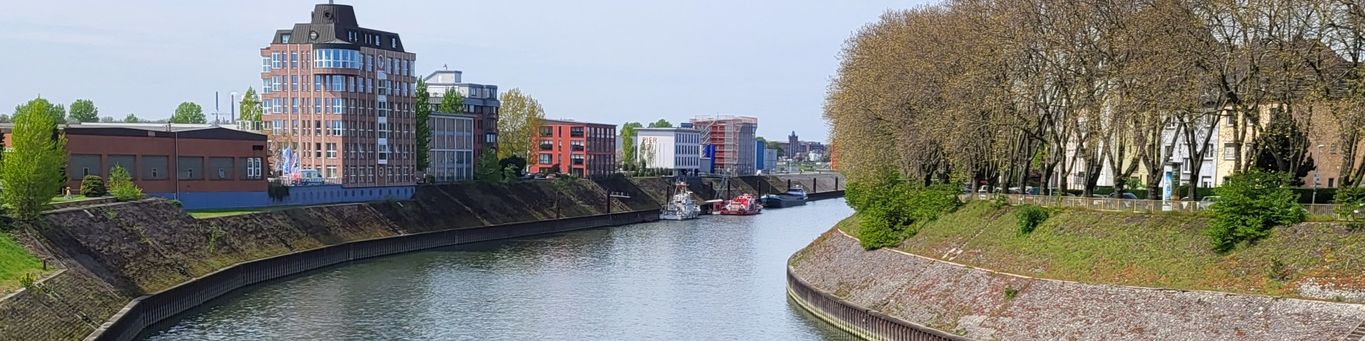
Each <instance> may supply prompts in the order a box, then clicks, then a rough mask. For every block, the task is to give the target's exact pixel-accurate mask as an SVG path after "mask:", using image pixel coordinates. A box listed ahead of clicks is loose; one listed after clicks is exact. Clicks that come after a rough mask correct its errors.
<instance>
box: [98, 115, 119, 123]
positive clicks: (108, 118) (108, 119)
mask: <svg viewBox="0 0 1365 341" xmlns="http://www.w3.org/2000/svg"><path fill="white" fill-rule="evenodd" d="M114 122H118V120H116V119H114V117H113V116H104V117H100V123H114Z"/></svg>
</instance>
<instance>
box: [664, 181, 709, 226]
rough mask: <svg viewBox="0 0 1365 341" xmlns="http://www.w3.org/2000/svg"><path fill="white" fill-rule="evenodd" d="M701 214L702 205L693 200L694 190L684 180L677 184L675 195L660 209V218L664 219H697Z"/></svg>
mask: <svg viewBox="0 0 1365 341" xmlns="http://www.w3.org/2000/svg"><path fill="white" fill-rule="evenodd" d="M700 215H701V207H698V206H697V204H696V203H695V202H693V201H692V191H691V190H688V189H687V184H686V183H682V182H679V183H678V184H677V185H676V186H675V191H674V194H673V197H672V198H670V200H669V201H668V203H667V204H665V205H664V207H663V208H662V209H660V210H659V219H663V220H688V219H696V218H697V216H700Z"/></svg>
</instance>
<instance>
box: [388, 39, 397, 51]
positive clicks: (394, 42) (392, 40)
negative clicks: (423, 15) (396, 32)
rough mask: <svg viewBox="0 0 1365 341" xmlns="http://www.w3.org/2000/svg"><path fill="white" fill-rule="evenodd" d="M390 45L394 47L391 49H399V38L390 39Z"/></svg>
mask: <svg viewBox="0 0 1365 341" xmlns="http://www.w3.org/2000/svg"><path fill="white" fill-rule="evenodd" d="M389 43H390V44H392V45H393V46H390V47H392V48H395V49H396V48H398V38H389Z"/></svg>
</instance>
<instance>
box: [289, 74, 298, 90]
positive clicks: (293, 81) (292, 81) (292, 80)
mask: <svg viewBox="0 0 1365 341" xmlns="http://www.w3.org/2000/svg"><path fill="white" fill-rule="evenodd" d="M289 88H290V89H294V91H299V76H289Z"/></svg>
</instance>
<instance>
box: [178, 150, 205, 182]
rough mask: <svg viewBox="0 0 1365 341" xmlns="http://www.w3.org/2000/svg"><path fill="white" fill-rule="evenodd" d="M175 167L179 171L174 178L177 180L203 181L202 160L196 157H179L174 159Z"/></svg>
mask: <svg viewBox="0 0 1365 341" xmlns="http://www.w3.org/2000/svg"><path fill="white" fill-rule="evenodd" d="M175 166H176V168H178V169H179V174H178V176H177V177H176V178H177V179H179V180H203V179H204V171H203V170H204V158H202V157H198V156H181V157H178V158H176V160H175Z"/></svg>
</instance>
